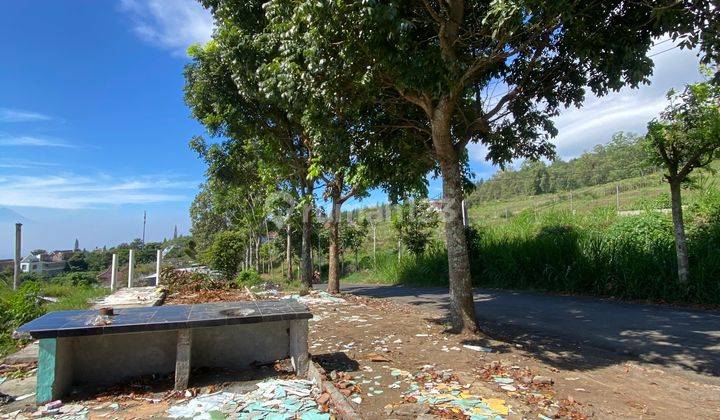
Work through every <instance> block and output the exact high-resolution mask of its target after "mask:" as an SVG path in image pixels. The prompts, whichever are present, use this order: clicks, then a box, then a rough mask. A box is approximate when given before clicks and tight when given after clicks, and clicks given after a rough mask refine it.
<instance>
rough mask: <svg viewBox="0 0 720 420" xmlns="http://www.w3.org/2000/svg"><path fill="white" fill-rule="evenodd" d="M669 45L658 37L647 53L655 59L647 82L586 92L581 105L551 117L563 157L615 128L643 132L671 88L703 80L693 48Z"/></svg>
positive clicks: (596, 141) (602, 139) (605, 137)
mask: <svg viewBox="0 0 720 420" xmlns="http://www.w3.org/2000/svg"><path fill="white" fill-rule="evenodd" d="M669 48H672V43H670V42H666V41H665V42H664V40H659V41H658V43H657V44H656V45H655V46H654V47H653V48H652V49H651V50H650V51H649V52H648V55H653V54H657V55H655V56H654V57H652V59H653V61H654V62H655V68H654V72H653V75H652V76H651V77H650V81H651V83H650V84H649V85H643V86H640V87H639V88H638V89H630V88H623V89H621V90H620V91H619V92H614V93H610V94H608V95H606V96H603V97H600V98H598V97H597V96H595V95H592V94H589V95H588V97H587V99H586V101H585V104H584V105H583V107H582V108H579V109H578V108H570V109H567V110H565V111H563V112H562V113H561V114H560V115H559V116H558V117H556V118H555V119H554V121H555V125H556V127H557V128H558V131H559V133H558V136H557V137H555V138H554V139H553V140H552V141H553V143H555V145H556V146H557V151H558V155H559V156H560V157H562V158H565V159H567V158H572V157H576V156H578V155H579V154H581V153H582V152H584V151H586V150H589V149H591V148H592V147H593V146H594V145H596V144H601V143H606V142H607V141H608V140H610V137H611V136H612V135H613V133H615V132H618V131H627V132H634V133H637V134H644V133H645V129H646V126H647V123H648V121H650V120H651V119H652V118H654V117H656V116H657V115H658V113H659V112H660V111H661V110H662V109H663V108H664V107H665V105H666V104H667V100H666V98H665V94H666V93H667V91H668V90H669V89H670V88H682V86H683V84H685V83H692V82H696V81H698V80H701V79H702V75H701V74H700V72H699V71H698V65H699V61H698V58H697V56H696V53H695V52H694V51H689V50H681V49H679V48H675V49H672V50H669V51H666V52H663V51H665V50H668V49H669Z"/></svg>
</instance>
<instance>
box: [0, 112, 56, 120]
mask: <svg viewBox="0 0 720 420" xmlns="http://www.w3.org/2000/svg"><path fill="white" fill-rule="evenodd" d="M51 119H52V117H50V116H49V115H45V114H41V113H39V112H33V111H25V110H22V109H11V108H0V122H8V123H16V122H33V121H48V120H51Z"/></svg>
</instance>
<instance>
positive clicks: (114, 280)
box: [110, 254, 118, 291]
mask: <svg viewBox="0 0 720 420" xmlns="http://www.w3.org/2000/svg"><path fill="white" fill-rule="evenodd" d="M117 265H118V256H117V254H112V264H111V265H110V291H114V290H115V285H116V284H117V270H118V266H117Z"/></svg>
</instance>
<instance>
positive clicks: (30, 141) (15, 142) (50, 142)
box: [0, 136, 78, 148]
mask: <svg viewBox="0 0 720 420" xmlns="http://www.w3.org/2000/svg"><path fill="white" fill-rule="evenodd" d="M0 146H21V147H22V146H27V147H66V148H77V147H78V146H76V145H74V144H72V143H67V142H65V141H63V140H58V139H51V138H43V137H35V136H4V137H0Z"/></svg>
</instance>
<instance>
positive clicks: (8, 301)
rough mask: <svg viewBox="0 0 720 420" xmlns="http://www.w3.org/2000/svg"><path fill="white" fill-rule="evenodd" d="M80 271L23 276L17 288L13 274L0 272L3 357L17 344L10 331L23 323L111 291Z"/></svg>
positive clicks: (77, 306) (83, 305) (83, 304)
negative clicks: (49, 276)
mask: <svg viewBox="0 0 720 420" xmlns="http://www.w3.org/2000/svg"><path fill="white" fill-rule="evenodd" d="M79 274H83V273H70V274H68V275H65V276H57V277H54V278H53V279H52V280H47V279H44V280H41V281H39V280H37V279H34V278H33V277H32V276H23V278H22V280H23V282H22V284H21V285H20V287H19V288H18V290H12V286H11V285H12V283H11V277H10V276H11V275H10V274H7V273H6V274H3V275H0V357H2V356H4V355H5V354H7V353H9V352H11V351H13V350H14V349H15V348H16V346H17V345H18V342H17V341H16V340H14V339H13V338H12V336H11V335H12V332H13V331H14V330H15V329H16V328H17V327H19V326H20V325H22V324H24V323H26V322H29V321H32V320H33V319H35V318H37V317H39V316H41V315H43V314H44V313H46V312H50V311H59V310H66V309H82V308H87V307H88V302H89V301H90V300H91V299H96V298H99V297H101V296H104V295H106V294H107V293H108V289H105V288H101V287H98V286H97V285H96V284H95V277H94V276H92V277H90V276H86V275H79ZM89 278H92V281H89ZM44 298H49V299H44ZM53 298H55V299H56V301H52V300H55V299H53Z"/></svg>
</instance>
